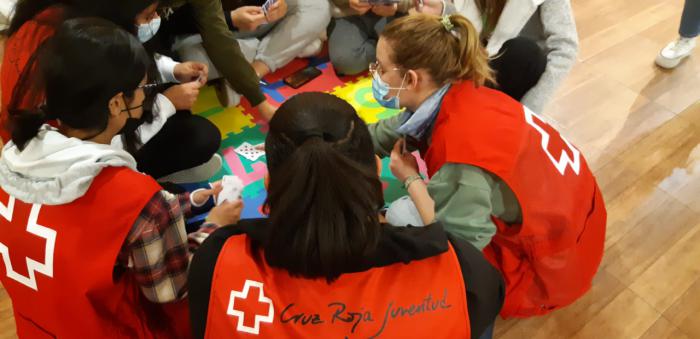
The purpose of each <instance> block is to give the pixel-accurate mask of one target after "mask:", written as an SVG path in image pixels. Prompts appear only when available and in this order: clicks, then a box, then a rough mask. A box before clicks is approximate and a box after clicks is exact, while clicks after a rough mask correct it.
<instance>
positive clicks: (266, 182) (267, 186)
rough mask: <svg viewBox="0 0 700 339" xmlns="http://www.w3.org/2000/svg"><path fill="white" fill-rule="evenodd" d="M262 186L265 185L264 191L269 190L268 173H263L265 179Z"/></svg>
mask: <svg viewBox="0 0 700 339" xmlns="http://www.w3.org/2000/svg"><path fill="white" fill-rule="evenodd" d="M263 184H264V185H265V190H266V191H267V190H268V189H269V188H270V173H269V172H268V173H265V179H264V180H263Z"/></svg>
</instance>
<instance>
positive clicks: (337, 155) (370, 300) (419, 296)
mask: <svg viewBox="0 0 700 339" xmlns="http://www.w3.org/2000/svg"><path fill="white" fill-rule="evenodd" d="M265 148H266V151H267V160H268V168H269V171H270V172H269V177H268V178H267V180H266V185H267V189H268V198H267V202H266V209H267V210H268V211H269V214H270V218H269V219H261V220H245V221H241V222H240V223H239V224H238V225H235V226H228V227H224V228H222V229H220V230H218V231H217V232H215V233H214V234H212V235H211V236H210V237H209V238H208V239H207V241H206V242H205V243H204V244H203V245H202V247H200V248H199V250H198V251H197V254H196V255H195V257H194V259H193V261H192V269H191V270H190V276H189V282H190V314H191V316H192V324H193V329H194V336H195V338H204V337H206V338H238V337H244V336H245V335H246V333H248V334H257V335H259V336H260V337H262V338H345V337H357V338H370V337H382V338H419V337H427V336H432V337H435V338H479V337H480V335H481V334H482V333H483V332H484V329H485V328H486V327H488V326H489V325H490V324H492V323H493V321H494V319H495V317H496V315H497V314H498V311H499V309H500V305H501V301H502V297H503V294H502V292H503V291H502V284H503V281H502V280H501V279H500V275H499V274H498V272H497V271H496V270H495V269H494V268H493V267H491V266H490V265H489V264H488V263H487V262H486V260H485V259H484V258H483V256H482V255H481V253H480V252H479V251H478V250H477V249H476V248H474V247H473V246H472V245H470V244H469V243H468V242H466V241H464V240H461V239H459V238H456V237H453V236H451V235H449V234H447V233H445V232H444V230H443V228H442V226H441V225H440V223H433V224H431V225H429V226H426V227H423V228H406V227H393V226H391V225H389V224H386V223H385V221H384V220H383V217H382V216H381V215H380V214H379V209H380V207H382V206H383V205H384V202H383V197H382V184H381V182H380V180H379V175H378V172H379V171H380V170H381V166H380V163H379V162H378V159H377V158H376V157H375V155H374V153H373V147H372V140H371V138H370V135H369V132H368V130H367V126H366V125H365V123H364V122H363V121H362V119H360V118H359V116H358V115H357V113H356V112H355V110H354V109H353V108H352V106H350V105H349V104H348V103H347V102H345V101H343V100H341V99H339V98H337V97H334V96H332V95H330V94H323V93H303V94H299V95H297V96H295V97H293V98H291V99H289V100H288V101H287V102H285V103H284V104H283V105H282V106H281V107H280V108H279V110H278V111H277V113H276V114H275V116H274V117H273V118H272V120H271V121H270V132H269V134H268V136H267V139H266V142H265Z"/></svg>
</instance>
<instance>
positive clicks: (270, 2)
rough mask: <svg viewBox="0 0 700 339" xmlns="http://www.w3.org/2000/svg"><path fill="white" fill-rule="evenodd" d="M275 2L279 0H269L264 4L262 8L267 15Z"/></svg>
mask: <svg viewBox="0 0 700 339" xmlns="http://www.w3.org/2000/svg"><path fill="white" fill-rule="evenodd" d="M275 2H277V0H267V1H265V3H264V4H263V5H262V10H263V12H264V13H265V16H267V12H268V11H269V10H270V7H272V5H274V4H275Z"/></svg>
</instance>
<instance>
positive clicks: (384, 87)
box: [372, 72, 408, 109]
mask: <svg viewBox="0 0 700 339" xmlns="http://www.w3.org/2000/svg"><path fill="white" fill-rule="evenodd" d="M406 74H408V73H406ZM406 74H404V75H403V79H401V86H400V87H396V88H394V87H391V86H389V84H387V83H386V82H384V80H382V78H381V77H380V76H379V72H374V76H373V77H372V95H373V96H374V100H377V102H378V103H379V104H380V105H382V106H384V107H386V108H394V109H400V108H401V103H400V102H399V95H400V94H401V90H404V89H405V88H404V87H403V83H404V81H405V80H406ZM392 89H396V90H398V91H399V92H398V93H396V96H393V97H391V98H388V99H385V98H386V96H387V95H389V91H390V90H392Z"/></svg>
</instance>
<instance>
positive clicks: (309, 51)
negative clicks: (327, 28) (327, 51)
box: [297, 38, 323, 58]
mask: <svg viewBox="0 0 700 339" xmlns="http://www.w3.org/2000/svg"><path fill="white" fill-rule="evenodd" d="M322 49H323V41H322V40H321V39H320V38H319V39H316V40H314V41H312V42H311V43H310V44H308V45H306V47H304V49H303V50H301V52H299V55H297V57H298V58H308V57H312V56H315V55H317V54H318V53H321V50H322Z"/></svg>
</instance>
